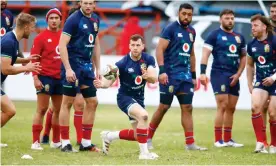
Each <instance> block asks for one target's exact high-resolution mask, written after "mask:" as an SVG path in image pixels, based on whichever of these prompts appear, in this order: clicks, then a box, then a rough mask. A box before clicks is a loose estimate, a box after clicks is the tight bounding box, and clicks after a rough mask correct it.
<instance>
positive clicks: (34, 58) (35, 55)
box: [27, 54, 41, 61]
mask: <svg viewBox="0 0 276 166" xmlns="http://www.w3.org/2000/svg"><path fill="white" fill-rule="evenodd" d="M40 57H41V56H40V55H38V54H32V55H31V56H29V57H27V59H28V60H29V61H31V60H38V59H40Z"/></svg>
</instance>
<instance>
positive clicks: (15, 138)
mask: <svg viewBox="0 0 276 166" xmlns="http://www.w3.org/2000/svg"><path fill="white" fill-rule="evenodd" d="M15 105H16V108H17V115H16V116H15V117H14V118H13V119H12V120H11V121H10V122H9V123H8V124H7V125H6V126H5V127H4V128H3V129H2V131H1V132H2V134H1V138H2V142H3V143H7V144H8V145H9V146H8V147H7V148H3V149H1V164H10V165H17V164H20V165H48V164H52V165H60V164H62V165H65V164H66V165H67V164H70V165H73V164H78V165H81V164H86V165H87V164H89V165H91V164H98V165H99V164H104V165H110V164H112V165H118V164H124V165H130V164H139V165H144V164H150V165H160V164H164V165H165V164H170V165H175V164H177V165H179V164H193V165H195V164H200V165H206V164H219V165H221V164H223V165H226V164H231V165H233V164H239V165H243V164H247V165H248V164H250V165H253V164H258V165H276V155H271V154H254V153H252V151H253V150H254V148H255V136H254V133H253V129H252V125H251V113H250V112H249V111H237V112H236V114H235V123H234V130H233V135H234V139H235V140H237V141H238V142H241V143H244V144H245V147H244V148H223V149H217V148H214V147H213V140H214V136H213V135H214V132H213V119H214V115H215V111H214V110H210V109H209V110H208V109H202V110H200V109H195V110H194V123H195V126H194V128H195V139H196V142H197V144H199V145H201V146H205V147H208V148H209V150H208V151H205V152H199V151H186V150H184V134H183V130H182V127H181V125H180V111H179V108H171V110H170V111H169V112H168V113H167V115H166V116H165V118H164V120H163V122H162V123H161V125H160V127H159V128H158V130H157V132H156V134H155V137H154V140H153V143H154V146H155V149H154V152H156V153H157V154H158V155H159V156H160V158H159V159H158V160H155V161H141V160H138V155H139V151H138V145H137V143H136V142H127V141H120V140H119V141H117V142H113V143H112V145H111V147H110V153H109V155H108V156H104V155H102V154H96V153H93V152H92V153H91V152H85V153H61V152H60V150H56V149H50V147H49V145H43V147H44V151H33V150H31V149H30V147H31V141H32V133H31V131H32V129H31V126H32V117H33V113H34V111H35V107H36V104H35V103H34V102H15ZM147 110H148V111H149V114H150V117H151V115H152V114H153V112H154V110H155V108H154V107H148V108H147ZM71 122H72V120H71ZM129 127H130V125H129V122H128V118H127V117H126V115H124V114H123V113H122V112H120V111H119V109H118V107H117V106H110V105H100V106H99V108H98V110H97V116H96V122H95V125H94V128H93V131H94V132H93V136H92V142H93V143H95V144H97V145H98V146H100V147H101V139H100V132H101V131H102V130H107V129H108V130H120V129H125V128H129ZM268 129H269V128H268ZM70 136H71V143H73V144H74V145H75V129H74V127H73V125H72V123H71V130H70ZM75 148H78V147H77V146H75ZM23 154H29V155H31V156H32V157H33V158H34V159H33V160H23V159H21V156H22V155H23Z"/></svg>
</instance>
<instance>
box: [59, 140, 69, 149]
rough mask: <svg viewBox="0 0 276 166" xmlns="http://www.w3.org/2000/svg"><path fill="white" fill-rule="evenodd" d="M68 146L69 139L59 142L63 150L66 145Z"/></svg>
mask: <svg viewBox="0 0 276 166" xmlns="http://www.w3.org/2000/svg"><path fill="white" fill-rule="evenodd" d="M68 144H70V140H69V139H63V140H61V147H62V148H64V147H65V146H66V145H68Z"/></svg>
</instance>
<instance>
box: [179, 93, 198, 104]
mask: <svg viewBox="0 0 276 166" xmlns="http://www.w3.org/2000/svg"><path fill="white" fill-rule="evenodd" d="M193 97H194V94H193V93H189V94H180V95H177V99H178V102H179V104H192V102H193Z"/></svg>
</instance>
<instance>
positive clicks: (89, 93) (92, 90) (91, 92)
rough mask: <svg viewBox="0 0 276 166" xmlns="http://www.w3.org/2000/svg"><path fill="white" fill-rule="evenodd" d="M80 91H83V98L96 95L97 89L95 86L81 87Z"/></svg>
mask: <svg viewBox="0 0 276 166" xmlns="http://www.w3.org/2000/svg"><path fill="white" fill-rule="evenodd" d="M80 91H81V94H82V96H83V98H89V97H96V91H97V90H96V89H95V88H93V87H88V88H85V89H81V90H80Z"/></svg>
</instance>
